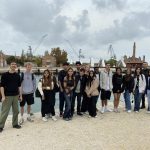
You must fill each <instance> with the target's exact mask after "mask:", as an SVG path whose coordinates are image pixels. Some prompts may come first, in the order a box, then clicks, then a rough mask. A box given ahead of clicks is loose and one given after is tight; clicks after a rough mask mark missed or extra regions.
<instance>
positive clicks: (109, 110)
mask: <svg viewBox="0 0 150 150" xmlns="http://www.w3.org/2000/svg"><path fill="white" fill-rule="evenodd" d="M104 111H105V112H112V110H111V109H109V108H105V110H104Z"/></svg>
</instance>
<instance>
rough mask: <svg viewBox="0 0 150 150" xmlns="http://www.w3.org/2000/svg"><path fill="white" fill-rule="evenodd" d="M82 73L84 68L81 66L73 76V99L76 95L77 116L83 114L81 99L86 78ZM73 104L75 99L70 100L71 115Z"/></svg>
mask: <svg viewBox="0 0 150 150" xmlns="http://www.w3.org/2000/svg"><path fill="white" fill-rule="evenodd" d="M84 73H85V69H84V68H81V69H80V72H79V74H78V75H76V76H75V88H74V98H73V100H75V99H76V97H77V115H79V116H82V115H83V114H82V113H81V101H82V97H83V93H84V91H85V86H86V78H85V74H84ZM74 105H75V101H73V102H72V110H71V111H72V112H71V113H72V115H73V114H74Z"/></svg>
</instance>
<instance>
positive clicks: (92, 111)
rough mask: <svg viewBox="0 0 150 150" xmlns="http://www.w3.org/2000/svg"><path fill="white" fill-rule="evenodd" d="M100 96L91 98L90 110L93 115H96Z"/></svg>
mask: <svg viewBox="0 0 150 150" xmlns="http://www.w3.org/2000/svg"><path fill="white" fill-rule="evenodd" d="M97 97H98V96H92V97H90V98H89V105H88V112H89V115H90V116H92V117H95V116H96V102H97Z"/></svg>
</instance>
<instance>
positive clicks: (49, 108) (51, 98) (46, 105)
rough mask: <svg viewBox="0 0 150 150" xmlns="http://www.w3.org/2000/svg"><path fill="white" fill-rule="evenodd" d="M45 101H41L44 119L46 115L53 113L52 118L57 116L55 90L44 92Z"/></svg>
mask: <svg viewBox="0 0 150 150" xmlns="http://www.w3.org/2000/svg"><path fill="white" fill-rule="evenodd" d="M43 93H44V97H45V99H44V100H42V99H41V114H42V117H45V114H49V113H51V114H52V116H55V109H54V106H55V92H54V91H53V90H44V91H43Z"/></svg>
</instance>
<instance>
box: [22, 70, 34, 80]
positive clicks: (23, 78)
mask: <svg viewBox="0 0 150 150" xmlns="http://www.w3.org/2000/svg"><path fill="white" fill-rule="evenodd" d="M20 80H21V82H22V81H23V80H24V73H23V72H21V74H20ZM32 80H34V74H33V73H32Z"/></svg>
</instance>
